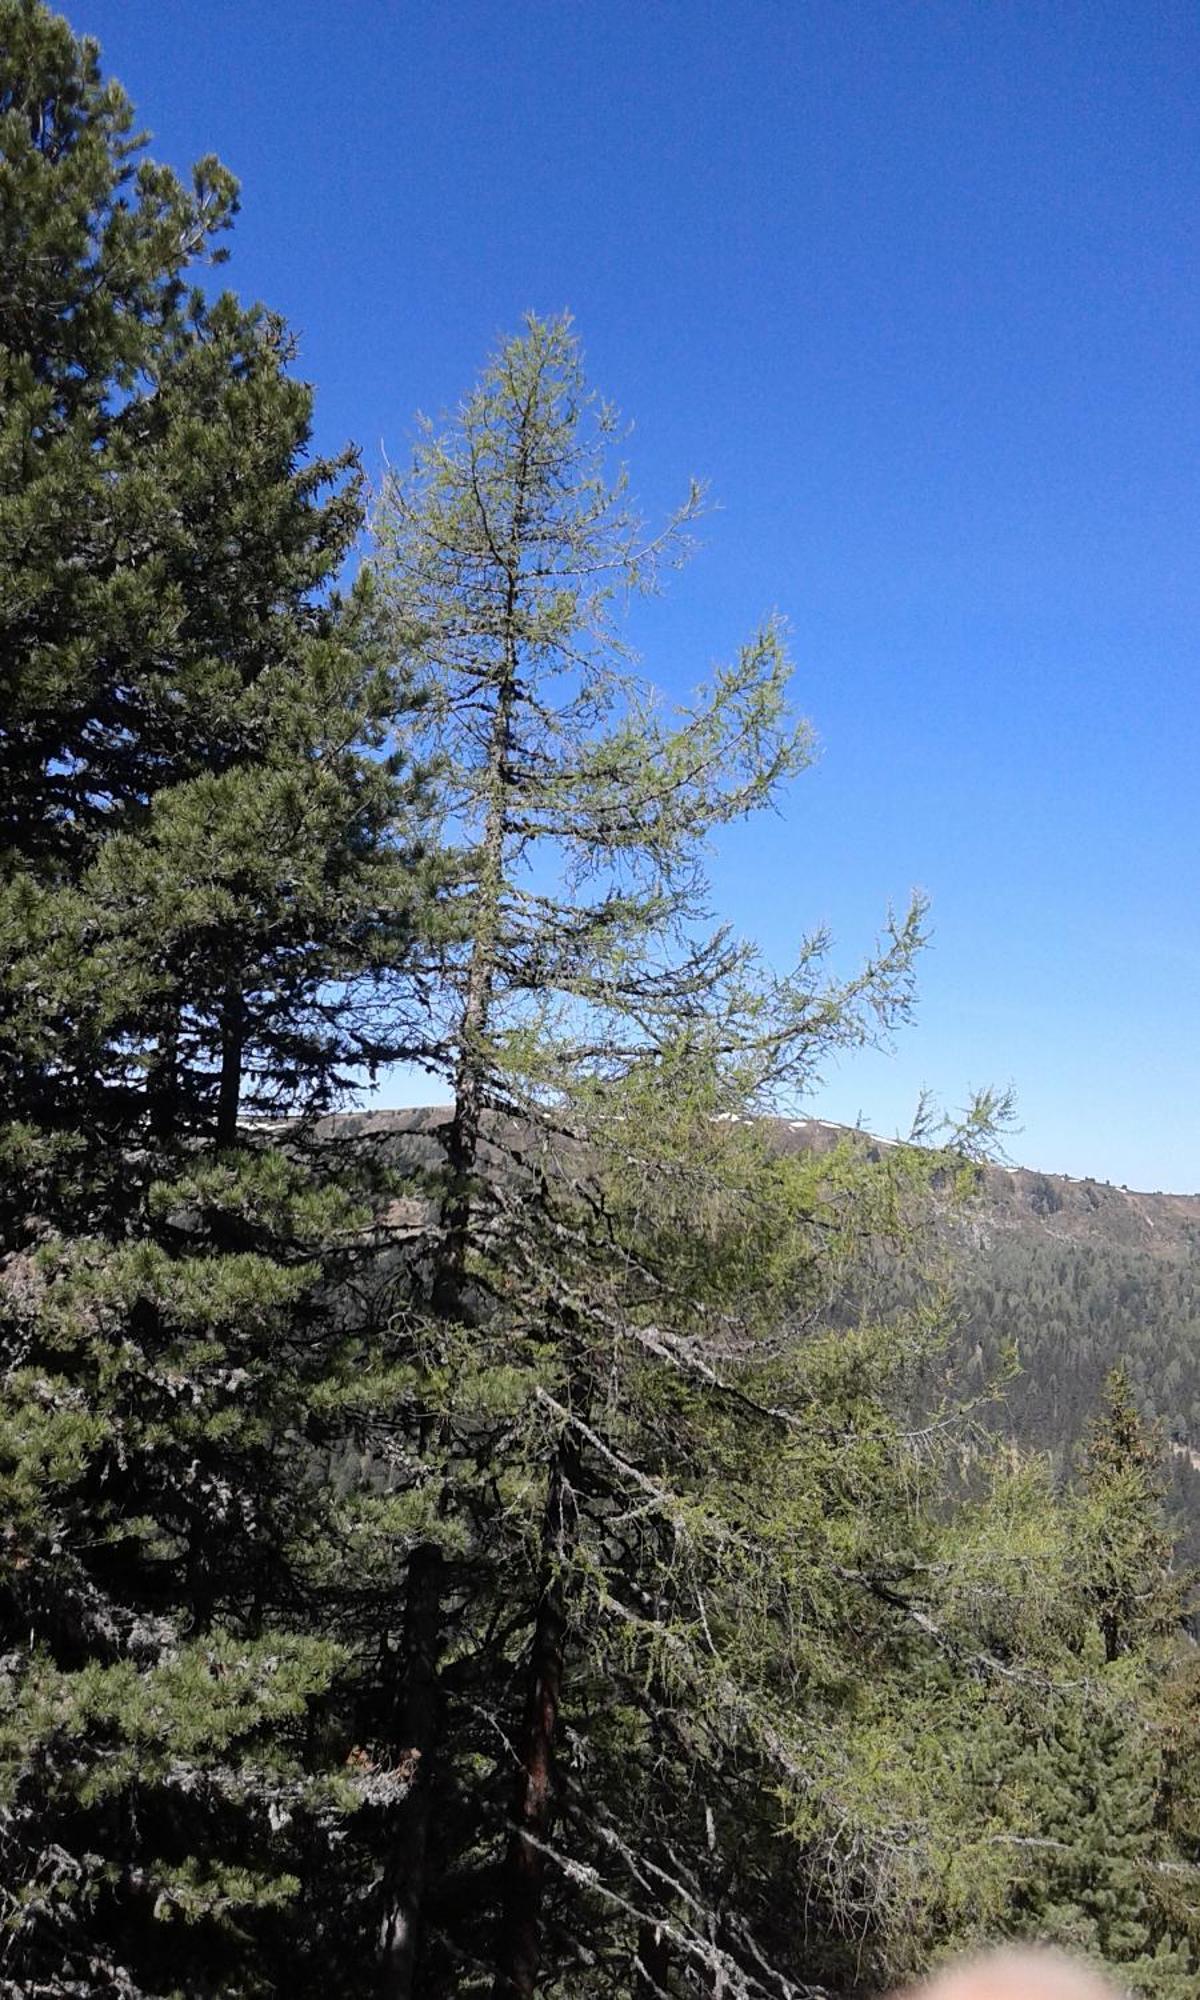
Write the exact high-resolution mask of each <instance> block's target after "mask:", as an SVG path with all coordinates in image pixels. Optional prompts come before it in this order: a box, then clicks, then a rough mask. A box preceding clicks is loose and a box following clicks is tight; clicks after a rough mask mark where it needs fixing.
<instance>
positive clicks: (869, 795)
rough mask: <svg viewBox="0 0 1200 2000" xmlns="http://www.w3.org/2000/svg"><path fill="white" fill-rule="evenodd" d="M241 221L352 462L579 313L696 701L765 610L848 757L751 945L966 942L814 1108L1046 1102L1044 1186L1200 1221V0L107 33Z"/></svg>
mask: <svg viewBox="0 0 1200 2000" xmlns="http://www.w3.org/2000/svg"><path fill="white" fill-rule="evenodd" d="M68 11H69V13H70V17H71V19H72V22H73V24H74V25H75V26H76V27H77V28H79V29H81V30H86V31H87V32H90V33H94V34H96V35H97V36H98V37H99V38H100V40H101V43H102V45H103V47H104V50H105V56H106V62H107V66H108V67H109V68H110V69H111V70H113V71H114V72H115V73H116V74H117V75H118V76H120V77H121V79H122V81H123V82H124V83H125V84H126V86H127V87H128V89H129V90H130V92H131V94H132V95H133V97H134V100H135V103H136V104H137V106H138V109H139V111H140V113H141V115H142V117H143V119H144V122H145V123H146V124H147V125H148V126H149V127H150V128H151V129H152V131H153V133H154V136H155V150H156V151H157V153H158V154H159V155H160V156H162V157H164V158H166V159H169V160H170V161H172V162H173V163H175V164H177V165H185V164H187V163H188V161H189V160H190V159H191V158H193V157H195V156H196V155H197V154H199V153H201V152H204V151H209V150H213V151H216V152H218V153H220V155H221V156H222V157H223V158H224V159H225V160H226V162H227V163H228V164H229V165H230V166H231V167H232V168H233V169H234V171H235V172H236V173H238V174H239V175H240V176H241V178H242V182H243V213H242V216H241V218H240V221H239V224H238V227H237V231H236V237H235V239H234V246H235V247H234V256H233V260H232V264H231V267H230V275H231V279H232V282H233V283H235V284H236V285H237V287H238V288H239V289H240V290H241V291H243V293H246V294H251V295H257V296H260V297H262V298H264V299H265V300H267V301H268V302H269V303H270V304H272V305H274V306H276V307H278V308H279V309H281V310H282V311H283V312H284V313H286V314H287V315H288V316H289V317H290V319H291V320H292V321H293V322H294V324H295V325H296V326H297V328H298V329H299V331H300V335H301V339H302V350H301V356H302V369H303V372H304V373H305V374H306V375H308V376H309V377H310V378H311V379H312V380H313V381H314V382H315V384H316V385H317V391H318V406H317V407H318V413H319V439H320V442H321V443H322V444H323V445H334V444H337V443H340V442H341V441H342V440H343V439H345V438H354V439H356V440H357V441H359V442H360V443H361V444H362V445H363V447H364V450H365V453H366V457H367V461H368V464H369V465H371V466H372V467H376V466H377V465H378V463H379V453H380V447H381V445H382V444H386V445H387V447H388V449H389V450H390V451H391V453H392V454H393V455H397V454H401V455H402V454H403V452H404V449H405V446H406V442H407V440H408V437H409V435H410V428H411V415H412V412H413V411H414V409H416V408H418V407H420V408H424V409H428V410H431V411H436V410H438V409H439V408H441V407H443V406H444V405H446V404H447V403H450V402H453V401H454V400H456V399H457V397H458V395H459V393H460V392H461V391H462V390H464V389H465V388H466V387H467V386H468V384H469V382H470V380H471V379H472V377H473V375H474V373H475V371H476V369H477V367H478V365H479V363H480V362H481V361H482V359H483V357H484V355H485V353H486V351H487V349H488V348H489V346H490V345H491V344H492V342H493V341H494V339H495V337H496V336H497V334H498V333H500V332H502V331H507V330H509V329H511V328H513V327H514V326H515V325H516V324H517V322H518V321H519V318H520V315H521V314H522V312H523V311H524V310H525V309H526V308H529V307H533V308H535V309H537V310H540V311H553V310H557V309H559V308H561V307H564V306H566V307H570V309H571V310H572V311H573V312H574V313H575V315H576V318H577V321H578V324H579V327H580V330H581V333H582V335H583V338H584V342H585V346H586V350H587V356H588V363H589V369H590V373H591V375H592V378H593V379H594V381H595V382H596V383H597V385H598V386H599V387H601V388H602V389H603V390H604V391H605V392H606V393H607V394H608V395H610V396H611V397H612V398H613V399H614V400H615V401H616V402H617V403H618V404H619V405H620V406H621V407H622V409H623V410H624V411H625V412H626V413H627V414H628V415H629V416H630V417H631V418H633V419H635V421H636V428H635V432H634V435H633V438H632V440H631V443H630V447H629V458H630V463H631V467H632V471H633V478H634V486H635V489H636V490H637V492H638V494H639V496H640V497H641V499H642V500H643V502H644V503H645V504H646V506H647V508H648V509H650V510H651V511H656V510H661V509H663V508H665V507H666V506H667V505H668V504H669V503H670V502H671V501H672V500H673V499H675V498H677V497H679V496H680V495H681V494H682V492H683V490H684V488H685V485H686V481H687V478H688V476H689V475H690V474H692V473H693V472H695V473H697V474H699V475H701V476H703V477H705V478H706V479H708V480H709V481H710V482H711V486H712V490H713V494H714V496H715V498H716V499H717V500H718V501H719V503H720V511H719V512H718V513H716V514H714V515H713V517H712V518H711V519H710V520H709V522H708V523H707V525H706V528H705V533H704V546H703V547H702V549H701V551H700V553H699V555H698V556H697V558H696V560H695V561H694V563H693V565H692V566H691V568H690V569H689V570H688V571H687V572H685V574H684V575H683V576H682V577H680V578H678V579H677V580H676V581H675V582H674V584H673V586H672V589H671V592H670V595H669V597H668V598H667V599H666V600H664V601H663V602H661V603H656V604H655V605H653V606H652V607H651V608H650V612H649V615H648V616H647V617H646V618H644V619H643V620H642V622H641V625H640V628H639V629H640V634H641V639H642V644H643V651H644V653H645V656H646V661H647V665H648V667H649V669H650V670H651V671H652V673H653V674H654V676H655V677H656V678H658V679H659V680H661V681H662V682H663V683H664V684H665V685H666V686H667V687H668V688H669V689H672V690H682V689H684V688H686V687H688V686H690V685H691V684H693V683H694V682H695V681H696V680H698V679H699V678H700V677H701V676H702V675H703V674H704V672H705V671H706V669H707V667H708V666H709V664H710V663H711V662H712V661H713V660H714V659H716V658H718V657H720V656H722V655H725V654H728V653H729V651H730V650H731V649H732V648H733V647H734V646H735V645H736V644H737V642H738V640H739V639H740V638H742V637H744V636H746V635H747V634H748V633H749V631H750V629H751V628H752V626H753V625H754V623H755V621H756V620H757V619H758V618H759V617H760V616H761V615H762V614H763V613H764V612H765V611H767V610H770V609H772V608H778V609H779V610H781V611H782V612H784V613H785V614H786V615H787V617H788V618H789V620H790V622H791V628H792V635H793V642H794V651H795V656H796V661H797V669H798V671H797V692H798V696H799V700H800V703H801V706H802V707H803V709H804V710H805V712H806V713H807V714H808V715H809V717H810V718H811V720H812V721H813V723H814V724H815V726H816V728H817V730H818V732H819V734H820V737H821V741H822V745H823V753H822V759H821V763H820V765H819V767H818V768H817V769H816V770H815V771H814V772H812V773H811V774H809V775H808V776H807V777H806V778H804V779H802V780H801V781H800V783H799V784H798V786H797V789H796V792H795V795H794V797H793V799H792V800H791V801H790V804H789V808H788V811H787V813H786V815H785V816H784V817H783V818H782V819H780V820H779V821H776V822H773V823H772V824H771V825H769V826H768V827H766V828H765V829H764V828H761V827H760V828H756V829H755V830H754V831H753V832H752V833H750V832H747V833H744V834H742V835H740V836H739V837H738V838H737V839H736V840H734V841H732V842H730V843H729V844H728V846H727V848H726V849H725V850H723V854H722V857H721V860H720V862H719V865H718V869H717V882H718V891H719V897H720V901H721V905H722V908H723V909H724V910H725V911H726V912H727V913H728V914H729V915H730V916H731V917H732V918H733V919H734V920H735V921H736V922H737V923H738V924H739V925H740V926H741V927H742V928H745V929H748V930H751V931H753V932H756V933H757V934H758V935H759V936H761V938H762V939H763V940H764V942H765V943H766V944H767V946H768V947H769V949H770V950H771V951H772V953H774V954H775V955H777V956H778V958H779V959H780V960H781V961H782V960H784V959H786V957H787V954H788V948H789V944H790V941H791V939H792V938H793V937H794V936H795V934H796V933H797V932H799V931H800V930H802V929H805V928H807V927H809V926H811V925H813V924H815V923H818V922H828V923H830V924H831V925H832V927H833V929H834V932H835V934H836V938H837V955H838V962H839V964H840V965H841V966H843V967H845V968H847V969H848V968H849V967H850V966H851V964H852V963H853V962H854V958H855V956H856V954H857V952H858V950H859V949H860V948H862V947H865V946H867V945H868V944H869V943H870V941H871V938H872V936H873V934H874V930H875V927H876V925H877V922H878V920H879V918H880V916H881V914H882V912H883V909H884V907H885V905H886V904H887V902H888V900H889V899H893V900H895V901H897V902H902V901H903V900H904V898H905V896H906V894H907V891H908V890H909V888H910V887H911V886H912V885H913V884H919V885H921V886H922V887H923V888H924V889H926V890H927V891H928V892H929V894H930V895H931V896H932V899H933V921H934V925H935V931H936V936H935V942H934V946H933V948H932V949H931V951H930V952H929V954H928V956H927V959H926V962H925V966H924V972H923V978H922V996H923V997H922V1003H921V1009H920V1017H919V1022H918V1025H917V1026H916V1027H915V1028H914V1029H911V1030H910V1031H909V1032H908V1033H907V1034H906V1035H904V1036H903V1037H902V1039H901V1041H900V1043H899V1046H898V1048H897V1051H896V1053H895V1054H894V1055H893V1056H892V1057H890V1058H888V1059H884V1058H881V1057H874V1056H872V1057H869V1058H864V1059H858V1058H856V1059H854V1060H853V1061H846V1062H845V1063H843V1065H842V1066H841V1067H840V1068H839V1069H837V1070H835V1071H833V1072H832V1074H831V1076H830V1079H829V1083H828V1085H827V1087H826V1089H825V1091H824V1092H823V1094H822V1096H821V1097H820V1099H819V1101H818V1103H817V1106H816V1108H817V1109H819V1110H821V1111H822V1112H823V1113H824V1114H825V1115H827V1116H832V1117H845V1118H850V1119H853V1118H855V1117H856V1116H857V1115H858V1114H859V1113H860V1112H861V1113H862V1115H863V1117H864V1119H865V1121H866V1122H867V1123H868V1124H870V1125H871V1126H873V1127H874V1128H875V1129H877V1130H883V1131H890V1130H893V1129H895V1128H896V1127H897V1126H900V1125H903V1124H905V1123H906V1121H907V1118H908V1114H909V1112H910V1110H911V1107H912V1103H913V1100H914V1098H915V1096H916V1092H917V1089H918V1086H919V1085H920V1084H921V1083H922V1082H927V1083H929V1084H931V1085H932V1086H934V1087H935V1088H936V1089H937V1090H938V1091H939V1093H941V1094H942V1095H943V1096H944V1097H945V1098H947V1099H948V1100H949V1101H951V1102H954V1101H955V1100H956V1099H959V1098H961V1096H962V1094H963V1091H964V1090H965V1088H966V1086H968V1085H970V1084H977V1083H982V1082H985V1081H996V1082H1000V1083H1008V1082H1010V1081H1011V1082H1012V1083H1013V1084H1014V1085H1015V1086H1016V1089H1017V1092H1018V1096H1019V1100H1020V1107H1021V1119H1022V1124H1023V1128H1024V1129H1023V1131H1022V1132H1021V1134H1020V1135H1019V1137H1018V1138H1016V1139H1015V1141H1013V1146H1012V1149H1013V1151H1014V1152H1015V1153H1016V1154H1017V1155H1018V1156H1019V1157H1021V1158H1022V1159H1024V1160H1027V1161H1028V1162H1030V1163H1031V1164H1033V1165H1036V1166H1040V1167H1043V1168H1046V1169H1051V1170H1064V1171H1068V1172H1073V1173H1077V1174H1086V1173H1091V1174H1095V1175H1097V1176H1099V1177H1101V1178H1108V1179H1112V1180H1114V1181H1119V1182H1128V1183H1129V1184H1130V1185H1131V1186H1141V1187H1157V1186H1168V1187H1174V1188H1177V1189H1184V1190H1191V1189H1194V1188H1197V1187H1200V1130H1198V1125H1197V1116H1196V1113H1197V1098H1198V1086H1200V1038H1198V1030H1200V1006H1198V986H1200V979H1198V974H1200V865H1198V860H1197V840H1196V821H1197V807H1198V804H1200V784H1198V782H1197V779H1198V777H1200V768H1198V767H1200V736H1198V728H1197V725H1198V722H1200V692H1198V683H1197V671H1196V670H1197V635H1198V630H1200V619H1198V612H1200V572H1198V569H1197V517H1198V513H1200V506H1198V501H1200V458H1198V454H1197V445H1198V442H1200V439H1198V435H1197V433H1198V428H1200V427H1198V424H1197V415H1198V388H1197V358H1198V343H1197V317H1198V314H1197V286H1196V278H1197V270H1196V242H1195V237H1196V222H1197V216H1198V215H1200V186H1198V182H1200V145H1198V139H1200V134H1198V131H1197V126H1198V124H1200V115H1198V114H1200V88H1198V84H1200V78H1198V71H1200V61H1198V57H1200V14H1198V13H1197V11H1196V9H1195V7H1194V5H1192V4H1191V0H1122V4H1116V0H1039V3H1038V4H1034V0H947V3H946V4H939V0H811V4H810V0H454V4H450V3H449V0H355V4H347V0H341V3H340V4H339V0H307V4H299V5H298V4H296V0H205V4H204V5H203V6H201V5H199V4H184V0H75V4H74V5H72V6H71V7H70V8H69V9H68Z"/></svg>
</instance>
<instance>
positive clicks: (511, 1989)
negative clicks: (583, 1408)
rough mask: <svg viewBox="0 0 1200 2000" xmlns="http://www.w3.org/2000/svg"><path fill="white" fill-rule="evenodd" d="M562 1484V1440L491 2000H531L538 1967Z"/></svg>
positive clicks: (554, 1716) (550, 1503) (551, 1765)
mask: <svg viewBox="0 0 1200 2000" xmlns="http://www.w3.org/2000/svg"><path fill="white" fill-rule="evenodd" d="M565 1489H566V1479H565V1467H564V1448H563V1447H561V1446H560V1448H559V1451H558V1452H557V1453H556V1455H555V1459H554V1463H553V1465H552V1466H551V1469H550V1485H549V1490H548V1492H547V1496H546V1522H545V1532H544V1547H545V1551H546V1561H545V1567H544V1572H543V1577H542V1591H541V1596H540V1599H539V1602H538V1610H537V1618H536V1621H535V1623H534V1628H533V1640H532V1643H531V1645H530V1651H529V1665H528V1670H527V1680H526V1693H525V1713H524V1718H523V1720H522V1724H521V1733H520V1736H519V1737H518V1739H517V1741H518V1750H519V1754H520V1758H521V1764H520V1769H519V1771H518V1773H517V1784H516V1794H515V1798H514V1801H513V1828H512V1834H511V1836H510V1839H509V1843H508V1851H507V1854H506V1856H505V1861H504V1872H503V1881H502V1887H501V1898H502V1901H501V1913H500V1933H499V1941H498V1946H497V1952H496V1978H495V1983H494V1985H493V1987H492V2000H533V1995H534V1994H535V1993H536V1992H537V1985H538V1976H539V1973H540V1971H541V1947H542V1900H543V1889H544V1884H545V1876H546V1861H547V1855H546V1846H547V1843H548V1842H549V1839H550V1836H551V1833H552V1832H553V1829H554V1810H555V1804H556V1797H555V1754H556V1748H557V1735H558V1711H559V1703H560V1700H561V1696H562V1675H563V1655H564V1647H565V1640H566V1609H565V1603H564V1593H563V1581H562V1574H561V1568H562V1555H563V1550H564V1541H565V1520H564V1499H565Z"/></svg>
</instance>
